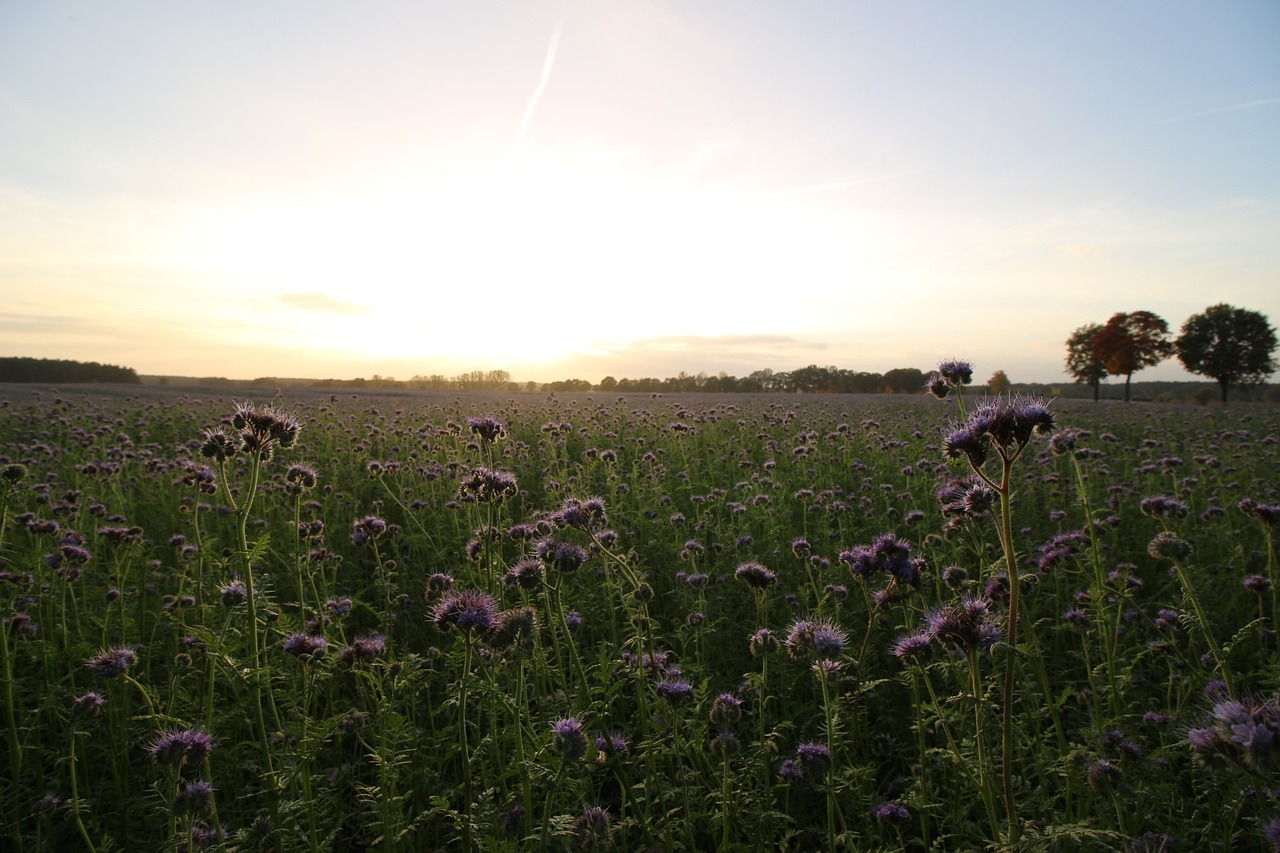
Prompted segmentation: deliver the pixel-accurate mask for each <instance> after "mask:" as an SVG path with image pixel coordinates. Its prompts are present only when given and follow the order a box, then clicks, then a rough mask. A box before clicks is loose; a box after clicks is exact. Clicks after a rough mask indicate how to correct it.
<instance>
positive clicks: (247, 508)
mask: <svg viewBox="0 0 1280 853" xmlns="http://www.w3.org/2000/svg"><path fill="white" fill-rule="evenodd" d="M231 426H232V428H233V429H235V430H236V431H237V432H236V433H235V435H234V436H233V435H231V434H229V433H227V432H226V431H225V430H223V429H222V428H221V427H219V428H216V429H211V430H206V431H205V433H204V441H203V443H202V445H201V447H200V453H201V455H203V456H204V457H205V458H208V459H213V460H214V461H215V462H216V463H217V465H218V479H219V481H220V482H221V483H222V489H223V497H224V498H225V500H226V501H227V504H228V506H230V507H231V509H232V512H234V513H235V516H236V535H237V541H236V544H237V545H238V546H239V556H240V563H241V570H242V571H243V573H244V585H245V599H246V603H247V604H248V609H249V658H250V661H251V665H250V667H249V672H250V677H251V679H252V683H251V688H252V690H253V694H254V703H253V706H254V722H255V725H256V728H257V731H258V743H259V747H260V749H261V752H262V762H263V769H264V770H265V771H266V775H267V778H268V779H274V775H275V774H274V771H273V769H272V762H271V747H270V744H269V743H268V740H267V723H266V713H265V710H264V702H270V703H272V715H273V716H275V705H274V699H273V698H272V695H271V691H270V690H269V689H268V690H264V689H263V679H264V673H265V669H264V661H263V657H262V638H261V637H260V636H259V633H258V632H259V625H260V623H259V617H258V597H257V594H256V592H255V589H254V576H253V563H254V558H255V556H256V549H255V548H251V547H250V545H249V515H250V513H251V512H252V511H253V505H254V501H255V499H256V498H257V493H258V485H259V482H260V480H261V477H262V466H263V463H264V462H266V461H268V460H269V459H271V457H272V455H273V453H274V452H275V450H276V449H277V448H280V449H285V448H289V447H292V446H293V445H294V443H295V442H296V441H297V439H298V433H299V432H300V431H301V429H302V427H301V425H300V424H299V422H298V421H297V420H296V419H295V418H293V417H292V416H291V415H286V414H283V413H280V412H277V411H276V410H275V409H273V408H271V407H264V408H256V407H254V406H252V405H250V404H248V403H242V404H241V405H240V406H238V407H237V408H236V411H235V413H234V414H233V415H232V416H231ZM239 453H243V454H245V455H246V456H247V457H248V458H249V481H248V484H247V486H246V488H245V490H244V492H243V495H242V498H241V500H240V501H239V502H237V501H236V498H235V495H234V494H233V492H232V489H231V484H230V481H229V480H228V478H227V462H228V460H230V459H232V458H234V457H235V456H236V455H237V454H239ZM273 784H274V783H273Z"/></svg>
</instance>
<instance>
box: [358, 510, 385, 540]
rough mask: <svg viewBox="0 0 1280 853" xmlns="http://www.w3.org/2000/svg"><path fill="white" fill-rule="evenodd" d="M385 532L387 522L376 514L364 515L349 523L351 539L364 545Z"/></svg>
mask: <svg viewBox="0 0 1280 853" xmlns="http://www.w3.org/2000/svg"><path fill="white" fill-rule="evenodd" d="M386 532H387V522H386V521H384V520H383V519H381V518H378V517H377V516H376V515H366V516H365V517H364V518H358V519H356V520H355V521H353V522H352V523H351V541H352V542H353V543H355V544H356V545H364V544H365V543H367V542H370V541H372V540H374V539H377V538H378V537H379V536H381V535H382V534H384V533H386Z"/></svg>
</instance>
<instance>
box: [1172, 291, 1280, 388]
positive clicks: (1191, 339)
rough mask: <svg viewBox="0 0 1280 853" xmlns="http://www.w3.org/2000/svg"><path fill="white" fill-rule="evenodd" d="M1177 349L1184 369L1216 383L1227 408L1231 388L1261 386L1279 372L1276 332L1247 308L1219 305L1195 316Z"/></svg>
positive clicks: (1180, 336)
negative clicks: (1228, 393) (1234, 386)
mask: <svg viewBox="0 0 1280 853" xmlns="http://www.w3.org/2000/svg"><path fill="white" fill-rule="evenodd" d="M1175 345H1176V347H1177V350H1178V361H1181V362H1182V366H1183V367H1185V368H1186V369H1187V370H1189V371H1191V372H1192V373H1199V374H1200V375H1201V376H1207V377H1209V378H1210V379H1213V380H1215V381H1217V383H1218V387H1219V388H1221V389H1222V402H1223V404H1224V405H1225V404H1226V402H1227V389H1228V388H1230V387H1231V386H1232V385H1258V384H1261V383H1263V382H1265V381H1266V380H1267V377H1268V376H1270V375H1271V374H1272V373H1275V371H1276V360H1275V358H1273V357H1272V353H1273V352H1275V349H1276V331H1275V329H1273V328H1271V324H1270V323H1268V322H1267V318H1266V316H1265V315H1263V314H1259V313H1258V312H1257V311H1250V310H1248V309H1246V308H1234V307H1232V306H1230V305H1227V304H1225V303H1219V304H1217V305H1213V306H1210V307H1209V308H1206V309H1205V310H1204V313H1203V314H1193V315H1192V316H1190V317H1188V318H1187V321H1186V322H1185V323H1183V324H1182V334H1180V335H1178V339H1177V341H1176V342H1175Z"/></svg>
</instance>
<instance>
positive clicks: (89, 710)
mask: <svg viewBox="0 0 1280 853" xmlns="http://www.w3.org/2000/svg"><path fill="white" fill-rule="evenodd" d="M106 701H107V700H106V699H105V698H104V697H103V695H102V694H101V693H97V692H89V693H85V694H83V695H81V696H77V697H76V698H75V700H74V701H73V702H72V703H71V713H72V714H73V715H74V716H77V717H98V716H101V715H102V706H103V705H105V704H106Z"/></svg>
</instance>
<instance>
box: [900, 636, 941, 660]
mask: <svg viewBox="0 0 1280 853" xmlns="http://www.w3.org/2000/svg"><path fill="white" fill-rule="evenodd" d="M893 653H894V654H895V655H896V656H897V658H898V660H900V661H902V662H903V663H904V664H918V663H921V662H922V661H925V660H928V659H929V656H930V655H931V654H932V653H933V639H932V637H930V636H929V635H928V634H927V633H918V634H907V635H906V636H904V637H899V638H898V640H897V641H896V642H895V643H894V644H893Z"/></svg>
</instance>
